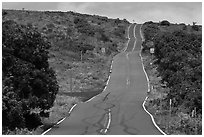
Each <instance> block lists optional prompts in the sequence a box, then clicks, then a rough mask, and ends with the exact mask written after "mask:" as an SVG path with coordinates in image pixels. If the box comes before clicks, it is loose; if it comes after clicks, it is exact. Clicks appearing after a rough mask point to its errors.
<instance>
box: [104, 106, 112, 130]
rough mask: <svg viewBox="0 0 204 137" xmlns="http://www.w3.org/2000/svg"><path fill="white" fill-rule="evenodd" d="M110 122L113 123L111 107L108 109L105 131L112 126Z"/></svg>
mask: <svg viewBox="0 0 204 137" xmlns="http://www.w3.org/2000/svg"><path fill="white" fill-rule="evenodd" d="M110 123H111V109H108V125H107V127H106V129H105V131H104V133H106V132H107V131H108V129H109V128H110Z"/></svg>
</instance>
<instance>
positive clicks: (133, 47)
mask: <svg viewBox="0 0 204 137" xmlns="http://www.w3.org/2000/svg"><path fill="white" fill-rule="evenodd" d="M136 26H137V24H136V25H135V26H134V29H133V34H134V37H135V42H134V47H133V49H132V52H133V51H134V50H135V46H136V43H137V38H136V36H135V28H136Z"/></svg>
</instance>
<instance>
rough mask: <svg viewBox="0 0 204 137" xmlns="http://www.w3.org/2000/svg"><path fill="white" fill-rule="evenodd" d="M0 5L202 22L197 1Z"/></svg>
mask: <svg viewBox="0 0 204 137" xmlns="http://www.w3.org/2000/svg"><path fill="white" fill-rule="evenodd" d="M2 8H3V9H22V8H25V10H43V11H44V10H55V11H56V10H57V11H65V12H66V11H74V12H79V13H83V14H91V15H102V16H107V17H109V18H120V19H127V20H128V21H129V22H133V20H134V22H136V23H144V22H146V21H154V22H159V21H162V20H168V21H169V22H171V23H185V24H192V22H197V24H202V3H201V2H3V3H2Z"/></svg>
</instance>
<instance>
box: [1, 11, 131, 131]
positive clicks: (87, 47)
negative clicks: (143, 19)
mask: <svg viewBox="0 0 204 137" xmlns="http://www.w3.org/2000/svg"><path fill="white" fill-rule="evenodd" d="M2 14H3V17H2V21H3V22H5V21H6V20H14V21H15V22H17V23H18V24H23V25H27V26H30V27H34V28H35V29H36V30H37V31H39V32H40V33H41V35H42V36H44V39H45V41H48V42H49V43H50V44H51V48H50V50H49V65H50V66H51V67H52V68H53V69H54V71H55V72H56V74H57V76H56V77H57V82H58V85H59V92H58V94H57V96H56V99H55V103H54V106H53V107H52V108H51V109H50V110H48V111H50V115H49V118H42V121H43V123H44V125H48V126H49V125H52V124H54V123H56V122H57V121H59V120H60V119H61V118H63V117H65V116H68V115H69V114H68V111H69V109H70V108H71V106H73V104H75V103H78V102H81V101H86V100H88V99H90V98H91V97H92V96H94V95H97V94H99V93H100V92H102V90H103V88H104V86H105V83H106V81H107V78H108V75H109V70H110V65H111V61H112V59H113V57H114V56H115V55H116V54H117V53H119V52H120V51H121V50H122V49H123V48H124V46H125V43H126V42H127V38H126V33H127V32H126V30H127V27H128V26H129V22H127V21H126V20H125V19H124V20H119V19H109V18H107V17H101V16H97V15H87V14H79V13H75V12H51V11H44V12H42V11H23V10H3V12H2ZM13 134H15V133H13Z"/></svg>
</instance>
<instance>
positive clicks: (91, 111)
mask: <svg viewBox="0 0 204 137" xmlns="http://www.w3.org/2000/svg"><path fill="white" fill-rule="evenodd" d="M140 29H141V24H131V25H130V27H129V28H128V34H129V35H128V37H129V41H128V43H127V46H126V47H125V49H124V52H122V53H120V54H118V55H116V56H115V57H114V60H113V63H112V73H111V75H110V79H109V80H108V84H107V87H106V88H105V89H104V91H103V92H102V93H101V94H99V95H97V96H95V97H94V98H92V99H90V100H89V101H87V102H85V103H80V104H77V106H76V107H75V108H74V109H73V110H72V112H71V115H70V116H69V117H68V118H66V119H65V120H64V121H63V122H61V123H60V124H58V125H56V126H54V127H53V128H52V129H51V130H49V132H46V134H50V135H61V134H64V135H84V134H86V135H87V134H88V135H100V134H107V135H128V134H129V135H161V132H160V131H159V130H158V129H157V128H156V127H155V126H154V124H153V122H152V120H151V117H150V116H149V115H148V114H147V113H146V112H145V111H144V109H143V106H142V104H143V102H144V100H145V97H146V95H147V91H148V83H147V79H146V76H145V73H144V71H143V67H142V61H141V57H140V49H141V44H142V38H141V34H140Z"/></svg>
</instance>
